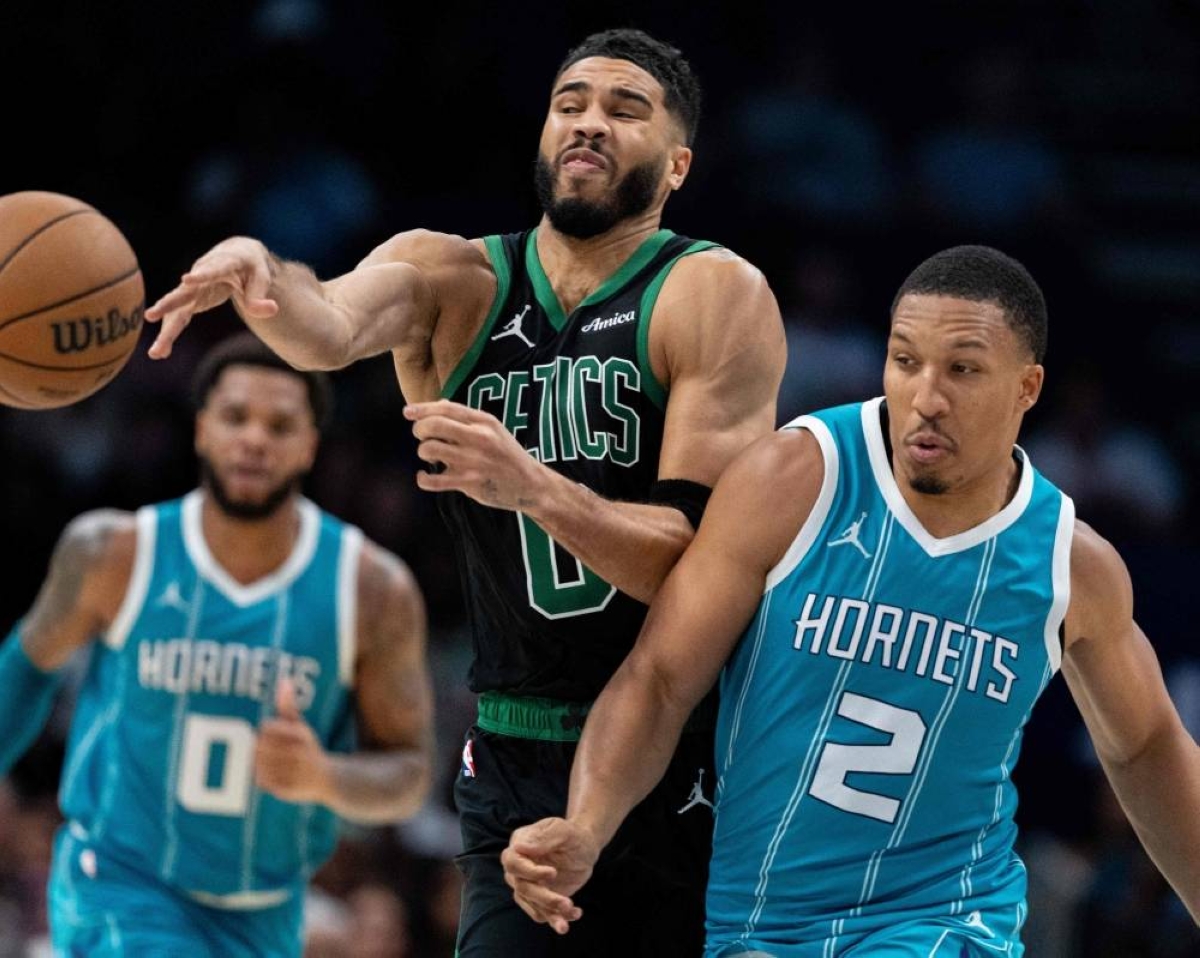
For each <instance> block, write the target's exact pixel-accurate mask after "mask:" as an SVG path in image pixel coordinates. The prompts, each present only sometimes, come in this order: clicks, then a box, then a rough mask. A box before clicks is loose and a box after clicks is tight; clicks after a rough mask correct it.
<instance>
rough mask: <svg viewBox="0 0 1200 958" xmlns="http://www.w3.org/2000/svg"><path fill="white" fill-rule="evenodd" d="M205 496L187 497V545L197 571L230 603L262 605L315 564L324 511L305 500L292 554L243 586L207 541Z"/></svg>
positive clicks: (185, 534)
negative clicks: (202, 510) (203, 521)
mask: <svg viewBox="0 0 1200 958" xmlns="http://www.w3.org/2000/svg"><path fill="white" fill-rule="evenodd" d="M202 500H203V494H202V493H201V492H200V491H199V490H198V489H197V490H194V491H192V492H189V493H188V494H187V495H186V496H184V497H183V544H184V548H185V549H187V554H188V557H189V558H190V559H191V560H192V564H193V565H194V566H195V567H196V571H197V572H199V573H200V575H201V576H202V577H203V578H205V579H207V580H208V581H209V582H211V583H212V585H213V586H214V587H215V588H216V589H217V591H218V592H220V593H222V594H223V595H224V596H225V597H226V598H227V599H229V601H230V602H232V603H233V604H234V605H236V606H238V607H239V608H243V609H244V608H245V607H246V606H250V605H254V604H255V603H256V602H261V601H262V600H263V599H265V598H266V597H267V596H269V595H271V594H272V593H273V592H277V591H279V590H281V589H285V588H287V587H288V586H289V585H291V584H292V582H293V581H295V579H296V578H297V576H299V575H300V573H301V572H303V571H304V570H305V569H306V568H307V567H308V564H309V563H310V562H311V561H312V557H313V554H314V553H315V552H316V551H317V533H318V532H319V531H320V526H321V517H320V512H319V510H318V509H317V507H316V506H315V505H313V503H311V502H310V501H309V500H307V499H301V500H300V501H299V502H298V503H297V507H298V508H299V511H300V533H299V535H297V536H296V543H295V545H294V546H293V547H292V552H291V555H289V556H288V557H287V559H286V560H284V563H283V565H281V566H280V567H279V568H278V569H276V570H275V571H274V572H272V573H270V574H269V575H265V576H263V577H262V578H261V579H258V580H256V581H254V582H251V583H249V584H247V585H242V583H240V582H238V581H237V580H236V579H235V578H234V577H233V576H231V575H230V574H229V573H228V572H226V571H225V569H224V568H223V567H222V566H221V564H220V563H219V562H217V560H216V558H215V557H214V556H213V554H212V552H210V551H209V548H208V543H207V542H205V541H204V529H203V527H202V525H201V522H200V507H201V503H202Z"/></svg>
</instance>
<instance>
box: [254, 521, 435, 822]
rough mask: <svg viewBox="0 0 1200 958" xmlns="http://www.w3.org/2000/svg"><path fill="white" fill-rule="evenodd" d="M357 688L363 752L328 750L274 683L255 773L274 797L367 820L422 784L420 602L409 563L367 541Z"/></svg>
mask: <svg viewBox="0 0 1200 958" xmlns="http://www.w3.org/2000/svg"><path fill="white" fill-rule="evenodd" d="M358 596H359V601H358V630H357V635H358V657H357V665H356V669H355V696H356V699H357V703H358V731H359V741H360V746H361V751H358V752H354V753H351V754H338V753H330V752H326V751H325V750H324V749H323V748H322V747H321V745H320V743H319V742H318V741H317V738H316V735H315V733H314V732H313V730H312V729H311V727H309V725H308V724H307V722H305V721H304V719H303V716H302V715H301V714H300V712H299V710H298V709H297V708H296V707H295V700H294V692H292V691H291V690H290V688H288V686H287V684H286V683H281V692H280V695H279V697H278V700H277V709H276V713H277V714H276V716H275V717H274V718H272V719H270V720H269V721H267V722H264V723H263V725H262V727H261V729H260V730H259V737H258V744H257V746H256V754H255V774H256V777H257V780H258V782H259V784H260V786H261V787H263V788H265V789H267V790H268V791H269V792H271V793H272V794H273V795H275V796H276V797H277V798H281V799H284V800H285V801H292V802H312V803H319V804H322V805H326V806H328V807H329V808H331V809H333V810H334V811H335V812H337V813H338V814H339V815H341V816H342V817H343V818H346V819H349V820H351V821H356V822H362V823H364V824H378V823H384V822H393V821H397V820H399V819H402V818H406V817H407V816H409V815H412V814H413V813H414V812H416V811H417V810H418V809H419V808H420V807H421V803H422V802H423V801H424V799H425V795H426V793H427V792H428V790H429V780H430V765H431V755H432V749H433V747H432V700H433V694H432V691H431V687H430V680H429V674H428V671H427V669H426V665H425V609H424V604H423V602H422V599H421V595H420V592H419V591H418V589H417V586H416V583H415V582H414V580H413V578H412V574H411V573H410V572H409V570H408V568H407V567H406V566H405V565H404V564H403V563H402V562H401V561H400V560H399V559H397V558H396V557H395V556H393V555H391V554H390V553H388V552H385V551H384V550H382V549H380V548H379V547H378V546H375V545H373V544H371V543H367V544H366V545H365V546H364V548H363V552H362V557H361V560H360V566H359V584H358Z"/></svg>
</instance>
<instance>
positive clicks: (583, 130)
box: [571, 107, 609, 146]
mask: <svg viewBox="0 0 1200 958" xmlns="http://www.w3.org/2000/svg"><path fill="white" fill-rule="evenodd" d="M571 132H572V133H573V134H574V135H575V136H576V137H577V138H578V139H582V140H587V141H588V143H587V145H588V146H593V145H594V141H596V140H603V139H604V138H605V137H607V136H608V134H609V126H608V117H606V116H605V115H604V112H603V111H602V110H599V109H597V108H596V107H589V108H588V109H586V110H584V111H583V112H582V113H577V114H576V115H575V123H574V124H573V125H572V127H571Z"/></svg>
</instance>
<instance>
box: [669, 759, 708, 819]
mask: <svg viewBox="0 0 1200 958" xmlns="http://www.w3.org/2000/svg"><path fill="white" fill-rule="evenodd" d="M697 805H707V806H708V807H709V808H712V807H713V803H712V802H710V801H709V800H708V799H707V798H705V797H704V769H700V774H699V775H698V776H697V778H696V784H695V785H693V786H692V791H691V794H690V795H688V800H687V802H686V804H685V805H684V806H683V808H681V809H680V810H679V811H677V812H676V813H675V814H676V815H682V814H683V813H684V812H686V811H688V810H689V809H693V808H695V807H696V806H697Z"/></svg>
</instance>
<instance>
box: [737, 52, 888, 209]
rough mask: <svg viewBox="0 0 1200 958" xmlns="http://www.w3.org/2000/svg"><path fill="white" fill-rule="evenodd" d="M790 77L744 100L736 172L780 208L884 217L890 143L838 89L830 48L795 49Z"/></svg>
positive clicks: (751, 188) (751, 191)
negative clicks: (887, 147)
mask: <svg viewBox="0 0 1200 958" xmlns="http://www.w3.org/2000/svg"><path fill="white" fill-rule="evenodd" d="M783 68H784V71H785V72H784V74H783V83H782V84H781V85H780V86H774V87H767V88H763V89H759V90H756V91H753V92H752V93H750V95H749V96H747V97H745V98H744V99H742V100H741V101H740V102H739V104H738V112H737V133H738V141H737V160H736V167H737V174H738V175H739V176H741V177H743V178H744V181H743V184H742V186H743V188H744V189H745V190H746V191H747V192H748V193H749V194H750V195H752V196H755V197H756V198H757V199H758V201H759V203H760V204H762V205H764V206H766V207H769V208H771V209H773V210H779V209H782V210H787V211H790V212H793V213H803V214H808V215H815V216H818V217H822V218H826V219H829V220H833V221H844V220H851V221H864V220H875V221H878V220H880V219H882V218H884V217H885V216H886V215H887V213H888V212H889V207H890V195H889V193H890V176H889V172H888V166H887V155H886V144H885V142H884V139H883V135H882V133H881V131H880V129H879V127H878V125H877V124H876V122H875V120H874V118H873V117H872V116H871V115H870V114H869V113H866V112H864V111H863V110H861V109H860V108H859V107H858V106H857V105H855V104H854V103H851V102H849V101H848V100H846V99H845V97H843V96H842V95H840V94H839V92H838V90H837V88H836V85H835V82H834V77H833V69H834V67H833V62H832V60H831V57H830V54H829V53H828V51H827V48H826V47H825V46H823V45H821V44H819V43H815V42H812V41H809V42H808V43H806V44H804V45H802V46H800V47H799V48H798V49H794V48H793V49H789V55H788V57H787V59H786V61H785V63H784V64H783Z"/></svg>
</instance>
